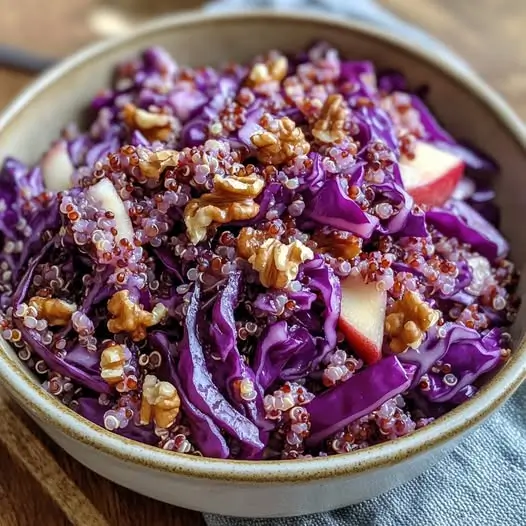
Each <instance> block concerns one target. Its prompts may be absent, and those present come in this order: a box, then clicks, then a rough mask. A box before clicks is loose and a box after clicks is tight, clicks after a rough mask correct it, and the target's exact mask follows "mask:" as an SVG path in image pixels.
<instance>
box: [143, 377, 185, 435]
mask: <svg viewBox="0 0 526 526" xmlns="http://www.w3.org/2000/svg"><path fill="white" fill-rule="evenodd" d="M180 407H181V400H180V398H179V393H178V392H177V389H176V388H175V387H174V386H173V385H172V384H171V383H170V382H161V381H159V379H158V378H157V377H156V376H154V375H153V374H148V375H146V376H145V378H144V382H143V384H142V400H141V409H140V415H139V418H140V423H141V424H142V425H148V424H149V423H150V422H151V421H152V418H153V421H154V423H155V425H156V426H157V427H159V428H161V429H168V428H169V427H171V426H172V425H173V423H174V422H175V419H176V418H177V415H178V414H179V408H180Z"/></svg>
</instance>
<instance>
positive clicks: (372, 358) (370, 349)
mask: <svg viewBox="0 0 526 526" xmlns="http://www.w3.org/2000/svg"><path fill="white" fill-rule="evenodd" d="M338 328H339V329H340V331H341V332H342V333H343V335H344V337H345V340H346V341H347V343H348V344H349V345H350V346H351V348H352V349H353V351H354V352H355V353H356V354H357V355H358V357H359V358H361V359H362V360H363V361H364V362H365V363H366V364H367V365H372V364H373V363H376V362H378V361H379V360H380V359H381V358H382V351H381V349H380V348H379V347H378V346H377V345H376V343H374V342H372V341H371V340H370V339H369V338H367V337H366V336H364V335H363V334H361V333H360V332H359V331H357V330H356V329H355V328H354V327H353V326H352V325H351V324H350V323H349V322H348V321H347V320H345V319H344V318H342V317H340V319H339V320H338Z"/></svg>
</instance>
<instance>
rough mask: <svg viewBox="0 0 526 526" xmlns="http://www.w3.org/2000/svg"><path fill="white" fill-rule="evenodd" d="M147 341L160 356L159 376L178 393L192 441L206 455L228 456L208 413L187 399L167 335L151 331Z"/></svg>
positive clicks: (173, 345) (226, 449) (228, 452)
mask: <svg viewBox="0 0 526 526" xmlns="http://www.w3.org/2000/svg"><path fill="white" fill-rule="evenodd" d="M148 343H149V344H150V346H151V347H152V348H154V349H155V350H157V352H159V353H160V354H161V357H162V360H161V365H160V367H159V369H158V370H157V373H158V375H159V378H160V379H161V380H165V381H168V382H171V383H172V384H173V385H174V387H175V388H176V389H177V392H178V393H179V398H180V399H181V405H182V408H183V411H184V412H185V415H186V416H187V418H188V425H189V426H190V430H191V431H192V442H193V443H194V444H195V446H196V447H197V449H198V450H199V451H200V452H201V453H202V454H203V455H205V456H207V457H212V458H228V457H229V456H230V450H229V449H228V445H227V443H226V441H225V439H224V437H223V435H222V434H221V430H220V429H219V427H217V425H216V424H215V423H214V421H213V420H212V419H211V418H210V417H209V416H208V415H206V414H205V413H203V412H202V411H201V410H200V409H198V408H197V407H196V406H195V405H194V404H193V403H192V402H191V401H190V400H189V398H188V396H187V394H186V392H185V391H184V388H183V386H182V384H181V381H180V379H179V376H178V374H177V371H176V366H175V363H174V353H173V349H174V348H175V344H171V343H170V340H169V338H168V336H167V335H166V334H165V333H164V332H161V331H155V332H152V333H151V334H150V335H149V337H148Z"/></svg>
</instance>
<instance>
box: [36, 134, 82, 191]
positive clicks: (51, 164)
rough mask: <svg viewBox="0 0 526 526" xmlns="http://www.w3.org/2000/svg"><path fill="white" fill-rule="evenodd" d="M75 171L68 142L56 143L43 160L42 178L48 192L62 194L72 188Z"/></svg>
mask: <svg viewBox="0 0 526 526" xmlns="http://www.w3.org/2000/svg"><path fill="white" fill-rule="evenodd" d="M74 171H75V167H74V166H73V163H72V162H71V159H70V157H69V153H68V145H67V144H66V141H63V140H60V141H58V142H56V143H55V144H54V145H53V146H52V147H51V148H50V149H49V150H48V151H47V152H46V153H45V154H44V157H43V158H42V178H43V179H44V184H45V185H46V189H47V190H51V191H52V192H60V191H62V190H67V189H68V188H71V176H72V175H73V172H74Z"/></svg>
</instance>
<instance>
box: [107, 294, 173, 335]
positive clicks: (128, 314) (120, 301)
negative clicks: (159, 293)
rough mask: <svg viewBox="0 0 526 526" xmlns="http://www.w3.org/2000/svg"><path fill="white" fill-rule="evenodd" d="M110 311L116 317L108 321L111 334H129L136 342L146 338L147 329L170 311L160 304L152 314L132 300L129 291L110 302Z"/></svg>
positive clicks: (115, 296)
mask: <svg viewBox="0 0 526 526" xmlns="http://www.w3.org/2000/svg"><path fill="white" fill-rule="evenodd" d="M108 311H109V313H110V314H112V315H113V316H114V318H113V319H112V320H109V321H108V330H109V331H110V332H113V333H114V334H115V333H118V332H127V333H129V334H130V336H131V339H132V340H133V341H135V342H138V341H140V340H144V338H146V329H147V328H148V327H152V326H153V325H157V324H158V323H159V322H161V321H162V320H163V319H164V318H165V317H166V315H167V313H168V310H167V308H166V307H165V306H164V305H163V304H162V303H158V304H157V305H155V307H154V308H153V310H152V312H148V311H146V310H144V309H143V308H142V307H141V306H140V305H139V304H138V303H136V302H135V301H134V300H132V299H131V298H130V293H129V291H127V290H120V291H119V292H116V293H115V294H114V295H113V296H112V297H111V299H110V300H109V301H108Z"/></svg>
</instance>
